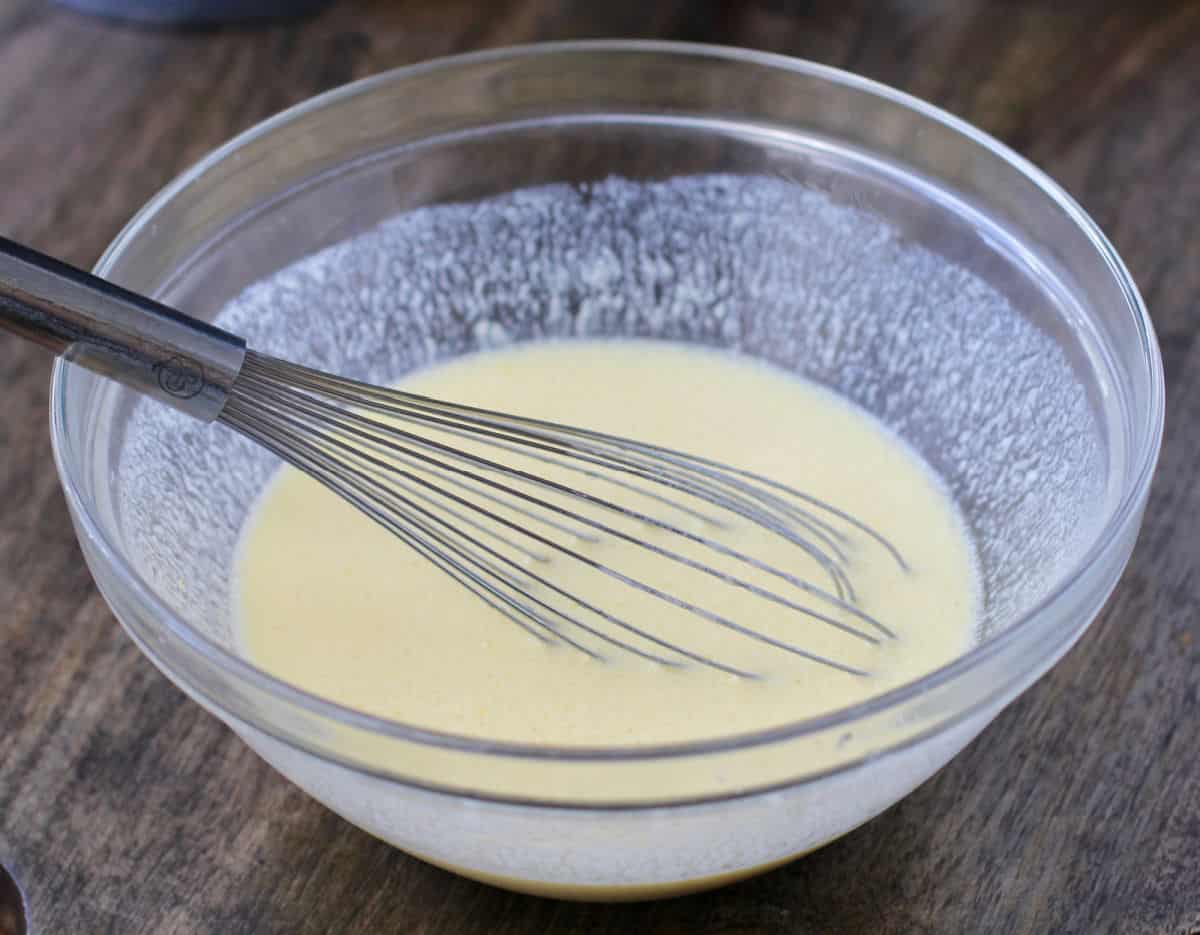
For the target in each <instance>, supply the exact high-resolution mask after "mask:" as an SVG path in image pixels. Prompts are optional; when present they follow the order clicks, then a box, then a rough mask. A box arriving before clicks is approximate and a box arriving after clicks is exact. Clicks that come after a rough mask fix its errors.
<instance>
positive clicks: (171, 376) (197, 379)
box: [154, 357, 204, 399]
mask: <svg viewBox="0 0 1200 935" xmlns="http://www.w3.org/2000/svg"><path fill="white" fill-rule="evenodd" d="M154 370H155V373H156V375H157V376H158V385H159V387H161V388H162V391H163V392H164V393H166V394H167V395H168V396H174V397H175V398H176V399H191V398H192V397H193V396H195V395H196V394H198V393H199V392H200V391H201V390H202V389H204V370H203V369H202V368H201V366H200V365H199V364H198V363H196V362H195V361H192V360H188V359H187V358H186V357H172V358H171V359H170V360H165V361H163V362H161V363H158V364H155V365H154Z"/></svg>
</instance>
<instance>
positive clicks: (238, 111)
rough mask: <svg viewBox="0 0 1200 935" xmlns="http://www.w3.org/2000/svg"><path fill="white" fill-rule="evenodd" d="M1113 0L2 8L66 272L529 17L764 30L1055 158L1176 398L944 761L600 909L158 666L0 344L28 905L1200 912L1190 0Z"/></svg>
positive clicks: (10, 155)
mask: <svg viewBox="0 0 1200 935" xmlns="http://www.w3.org/2000/svg"><path fill="white" fill-rule="evenodd" d="M1107 7H1111V9H1108V8H1107ZM1107 7H1106V6H1105V5H1102V4H1095V3H1086V2H1079V0H1057V2H1054V3H1049V2H1046V0H1027V2H1025V0H1009V2H1006V3H1003V4H1000V3H994V2H989V0H890V2H877V0H807V2H806V0H794V2H786V0H772V2H769V0H757V2H756V0H740V2H738V0H728V2H704V0H603V2H596V0H575V2H570V0H544V2H539V0H404V2H400V0H374V2H371V0H343V2H339V3H336V4H335V5H334V6H332V7H331V8H329V9H328V10H327V11H326V12H325V13H324V14H322V15H321V16H319V17H317V18H315V19H312V20H309V21H307V22H304V23H300V24H291V25H277V26H271V27H268V28H264V29H258V30H250V29H246V30H228V31H213V32H191V33H182V34H175V33H167V32H154V31H140V30H137V29H131V28H125V27H120V26H114V25H110V24H106V23H103V22H100V21H96V20H91V19H87V18H84V17H81V16H77V15H74V14H71V13H67V12H62V11H59V10H57V9H56V8H54V7H52V6H48V5H47V3H45V2H43V0H0V128H2V132H0V179H2V180H3V185H2V188H0V230H2V231H3V232H4V233H5V234H8V235H9V236H12V237H15V238H18V239H22V240H25V241H28V242H30V243H32V244H33V245H35V246H37V247H40V248H42V249H45V250H49V251H53V252H55V253H57V254H59V255H61V256H63V257H65V258H67V259H68V260H71V261H74V262H76V263H80V264H90V263H91V262H92V261H94V260H95V258H96V257H97V255H98V254H99V253H100V251H101V249H102V248H103V247H104V245H105V244H106V243H107V242H108V241H109V240H110V239H111V238H112V237H113V235H114V234H115V233H116V232H117V230H118V229H119V228H120V227H121V225H122V224H124V222H125V221H126V220H127V219H128V218H129V216H130V215H131V214H132V213H133V212H134V210H135V209H136V208H137V207H138V206H139V205H141V204H142V202H144V201H145V200H146V199H147V198H149V197H150V195H152V194H153V193H154V192H155V191H156V190H157V189H158V188H159V187H160V186H162V185H163V184H164V183H165V182H167V181H168V180H169V179H170V178H171V177H172V176H174V175H175V174H176V173H178V172H179V171H180V170H182V169H183V168H184V167H186V166H187V165H188V164H189V163H191V162H192V161H193V160H195V159H197V158H198V157H200V156H201V155H202V154H204V153H205V152H206V151H208V150H209V149H211V148H212V147H214V146H216V145H217V144H219V143H221V142H222V141H224V140H225V139H227V138H228V137H230V136H231V135H233V134H234V133H236V132H238V131H240V130H242V129H244V128H246V127H248V126H250V125H251V124H253V123H255V122H257V121H259V120H261V119H263V118H264V117H266V116H268V115H270V114H272V113H274V112H276V111H278V110H280V109H281V108H283V107H286V106H288V105H290V104H294V103H296V102H297V101H300V100H302V99H304V98H306V97H308V96H310V95H312V94H314V93H316V92H319V91H323V90H325V89H326V88H330V87H333V86H334V85H337V84H341V83H343V82H345V81H348V80H350V79H353V78H358V77H361V76H363V75H369V74H373V73H375V72H378V71H381V70H383V69H386V68H391V67H393V66H398V65H404V64H407V63H410V62H415V61H418V60H421V59H426V58H430V57H433V56H438V55H443V54H446V53H450V52H456V51H460V50H464V49H473V48H481V47H486V46H497V45H505V44H510V43H515V42H525V41H530V40H544V39H562V38H580V37H597V36H606V37H611V36H629V37H635V36H636V37H669V38H676V39H687V40H694V41H706V42H720V43H726V44H735V45H743V46H750V47H755V48H761V49H769V50H771V51H776V52H785V53H788V54H791V55H796V56H801V57H805V58H810V59H815V60H817V61H821V62H828V63H831V64H833V65H838V66H841V67H844V68H848V69H852V70H854V71H857V72H861V73H863V74H866V75H868V76H870V77H872V78H877V79H880V80H882V81H884V82H887V83H889V84H892V85H896V86H898V87H901V88H904V89H906V90H908V91H911V92H913V93H914V94H917V95H919V96H921V97H924V98H926V99H928V100H931V101H933V102H935V103H937V104H940V105H941V106H943V107H945V108H948V109H949V110H950V111H952V112H954V113H956V114H958V115H960V116H962V117H964V118H966V119H968V120H970V121H972V122H974V123H975V124H977V125H979V126H981V127H982V128H983V129H985V130H987V131H989V132H991V133H993V134H995V135H996V136H998V137H1000V138H1001V139H1002V140H1005V141H1006V142H1008V143H1010V144H1011V145H1013V146H1014V147H1015V148H1016V149H1018V150H1019V151H1021V152H1023V153H1025V154H1026V155H1028V156H1029V157H1031V158H1032V159H1033V160H1034V161H1036V162H1038V163H1039V164H1040V165H1042V166H1043V167H1044V168H1046V169H1047V170H1049V172H1050V173H1051V174H1052V175H1053V176H1055V177H1056V178H1057V179H1058V180H1059V181H1060V182H1062V183H1063V184H1064V185H1065V186H1066V188H1067V189H1068V190H1070V191H1071V192H1072V193H1073V194H1074V195H1075V196H1076V197H1077V198H1079V200H1080V201H1081V202H1082V203H1083V204H1084V206H1085V207H1086V208H1087V209H1088V210H1089V211H1090V212H1091V213H1092V215H1093V216H1094V217H1095V218H1096V219H1097V220H1098V222H1099V223H1100V225H1101V226H1102V227H1103V228H1104V229H1105V230H1106V231H1107V232H1108V234H1109V235H1110V236H1111V237H1112V239H1113V240H1114V241H1115V242H1116V245H1117V247H1118V249H1119V250H1120V251H1121V252H1122V254H1123V255H1124V256H1125V258H1126V260H1127V261H1128V263H1129V265H1130V267H1131V268H1132V270H1133V273H1134V276H1135V277H1136V279H1137V281H1138V282H1139V283H1140V285H1141V287H1142V289H1143V292H1144V294H1145V297H1146V300H1147V302H1148V304H1149V306H1150V309H1151V311H1152V312H1153V314H1154V320H1155V324H1156V325H1157V327H1158V333H1159V336H1160V338H1161V341H1162V348H1163V356H1164V358H1165V361H1166V375H1167V394H1168V409H1169V420H1168V425H1167V436H1166V446H1165V449H1164V451H1163V457H1162V460H1161V464H1160V468H1159V473H1158V479H1157V481H1156V483H1155V486H1154V491H1153V495H1152V497H1151V500H1150V505H1149V510H1148V513H1147V518H1146V525H1145V529H1144V531H1143V534H1142V538H1141V541H1140V544H1139V545H1138V548H1137V551H1136V552H1135V554H1134V558H1133V561H1132V564H1131V565H1130V567H1129V570H1128V572H1127V573H1126V576H1125V578H1124V580H1123V582H1122V584H1121V585H1120V587H1119V589H1118V590H1117V593H1116V594H1115V595H1114V597H1113V599H1112V600H1111V601H1110V603H1109V605H1108V607H1107V609H1106V610H1105V612H1104V613H1103V614H1102V616H1101V618H1100V619H1099V620H1098V621H1097V622H1096V624H1095V626H1094V627H1093V628H1092V629H1091V630H1090V631H1089V632H1088V634H1087V636H1086V637H1085V638H1084V639H1083V641H1082V642H1081V643H1080V644H1079V646H1078V647H1077V648H1076V649H1075V650H1074V651H1073V652H1072V653H1071V654H1070V655H1069V656H1068V657H1067V658H1066V659H1065V660H1064V661H1063V662H1062V663H1061V664H1060V665H1059V666H1058V667H1057V668H1056V669H1055V670H1054V671H1053V672H1052V673H1051V674H1050V675H1049V676H1047V677H1046V678H1045V679H1043V680H1042V682H1041V683H1040V684H1038V685H1037V686H1036V687H1035V688H1034V689H1033V690H1031V691H1030V692H1029V693H1028V694H1026V695H1025V696H1024V697H1023V698H1022V699H1021V700H1020V701H1018V702H1017V703H1016V704H1014V705H1013V706H1012V707H1011V708H1010V709H1009V710H1008V711H1007V712H1006V713H1005V714H1004V715H1003V716H1002V717H1001V718H1000V719H999V720H998V721H997V722H996V723H995V724H994V725H993V726H992V727H990V728H989V729H988V730H987V731H985V733H984V734H983V736H982V737H980V739H979V740H978V741H976V742H975V743H974V744H973V745H972V746H971V747H970V748H969V749H968V750H967V751H966V752H965V753H964V754H963V755H962V756H960V757H959V758H958V759H956V760H955V761H954V762H953V763H952V764H951V765H950V766H948V767H947V768H946V769H945V770H943V771H942V773H940V774H939V775H938V776H937V777H936V778H935V779H934V780H932V781H931V782H929V783H928V784H927V785H925V786H924V787H923V788H921V789H920V790H918V791H917V792H916V793H915V794H914V795H912V796H911V797H910V798H908V799H906V800H905V801H904V802H902V803H900V804H899V805H897V806H896V807H895V808H893V809H891V810H890V811H889V812H887V813H886V814H885V815H883V816H882V817H880V818H878V819H876V820H875V821H873V822H871V823H870V824H869V825H867V826H866V827H864V828H862V829H861V830H859V831H857V832H855V833H854V834H851V835H849V836H848V837H846V838H844V839H843V840H841V841H839V842H838V843H836V844H834V845H832V846H830V847H828V848H826V849H824V850H823V851H820V852H819V853H817V854H815V855H813V856H811V857H809V858H807V859H805V860H802V861H799V862H797V863H794V864H792V865H790V866H787V867H785V868H783V869H780V870H777V871H775V872H774V873H771V874H768V875H767V876H765V877H762V878H759V879H756V880H752V881H749V882H746V883H743V884H740V885H738V886H734V887H732V888H729V889H725V890H720V891H717V892H714V893H710V894H705V895H701V896H695V897H689V898H684V899H679V900H675V901H670V902H663V903H652V904H645V905H634V906H623V907H606V906H588V905H574V904H569V903H557V902H552V901H547V900H538V899H533V898H528V897H521V896H515V895H510V894H507V893H504V892H501V891H499V890H494V889H490V888H488V887H484V886H481V885H477V884H475V883H471V882H468V881H465V880H461V879H458V878H456V877H454V876H451V875H450V874H447V873H443V872H441V871H439V870H435V869H433V868H431V867H428V866H425V865H424V864H421V863H419V862H417V861H416V860H413V859H410V858H408V857H406V856H404V855H402V854H400V853H399V852H397V851H394V850H392V849H390V848H389V847H387V846H386V845H384V844H381V843H379V842H378V841H375V840H373V839H372V838H370V837H368V836H367V835H366V834H364V833H362V832H360V831H358V830H356V829H355V828H353V827H351V826H350V825H348V824H346V823H345V822H343V821H341V820H340V819H338V818H336V817H335V816H333V815H332V814H330V813H329V812H327V811H325V810H324V809H323V808H322V807H321V806H319V805H317V804H315V803H314V802H312V801H310V800H309V799H307V798H306V797H305V796H304V795H303V794H301V793H300V792H299V791H298V790H297V789H295V788H293V787H291V786H290V785H288V784H287V783H286V782H285V781H284V780H283V779H282V778H280V777H279V776H278V775H276V774H275V773H274V772H272V771H271V770H270V769H269V768H268V767H267V766H266V765H265V764H263V763H262V762H260V761H259V760H258V759H257V758H256V757H255V756H254V755H253V754H252V753H251V752H250V751H249V750H248V749H247V748H246V747H244V746H243V745H242V744H241V742H239V741H238V740H237V739H236V738H235V737H234V736H233V734H231V733H230V732H229V731H228V730H226V729H225V728H224V727H222V726H221V725H220V724H219V723H218V722H217V721H216V720H214V719H213V718H211V717H209V716H208V715H207V714H205V713H204V712H203V711H201V709H200V708H199V707H197V706H196V705H194V704H192V703H191V702H189V701H187V700H186V699H185V698H184V697H183V696H182V695H181V694H180V693H179V692H178V691H177V690H176V689H175V688H173V687H172V686H171V685H170V684H169V683H168V682H167V681H166V680H165V679H164V678H163V677H162V676H160V675H159V674H158V673H157V672H156V671H155V670H154V669H153V668H152V667H151V665H150V664H149V663H148V662H146V661H145V660H144V659H143V658H142V657H141V656H140V655H139V654H138V652H137V650H136V649H135V648H134V646H133V645H132V643H131V642H130V641H129V640H128V639H127V638H126V637H125V636H124V634H122V632H121V631H120V629H119V627H118V626H117V624H116V623H115V621H114V620H113V618H112V615H111V614H110V613H109V612H108V609H107V608H106V607H105V605H104V603H103V602H102V601H101V599H100V598H99V596H98V595H97V593H96V590H95V588H94V587H93V585H92V582H91V579H90V578H89V576H88V573H87V571H86V569H85V568H84V565H83V562H82V559H81V558H80V554H79V551H78V549H77V547H76V544H75V541H74V538H73V535H72V532H71V527H70V524H69V522H68V519H67V514H66V511H65V508H64V505H63V500H62V497H61V495H60V493H59V488H58V483H57V480H56V477H55V474H54V469H53V466H52V464H51V458H50V445H49V439H48V434H47V428H46V421H47V417H46V412H47V398H46V397H47V386H48V377H49V361H48V360H47V359H46V358H45V357H44V356H42V355H41V354H40V353H39V352H37V351H36V350H34V349H32V348H30V347H26V346H23V345H21V344H19V343H17V342H16V341H13V340H0V393H2V396H0V400H2V404H0V861H3V862H5V863H7V864H8V865H9V866H10V867H12V869H13V870H14V872H15V873H16V874H17V876H18V877H19V878H20V879H21V881H22V882H23V884H24V886H25V887H26V890H27V893H28V897H29V901H30V905H31V909H32V915H33V923H34V930H35V931H36V932H37V933H66V935H72V933H84V935H96V933H105V932H112V933H121V935H134V933H154V935H169V933H182V932H214V933H223V935H232V933H251V932H253V933H261V932H279V933H324V932H333V933H346V935H351V933H359V932H362V933H366V932H414V933H417V932H419V933H429V935H433V933H453V935H468V933H523V932H535V933H542V932H567V933H574V932H579V933H583V932H613V933H616V932H622V933H624V932H639V933H641V932H646V933H664V935H665V933H718V932H719V933H728V935H733V933H739V935H749V933H784V932H786V933H818V932H820V933H852V932H867V931H870V932H896V933H909V932H955V933H957V932H1038V933H1040V932H1081V933H1096V932H1122V933H1141V932H1154V933H1170V935H1185V933H1196V932H1200V638H1197V636H1198V634H1200V620H1198V618H1200V574H1198V573H1197V558H1198V556H1200V532H1197V525H1196V517H1197V516H1198V515H1200V485H1198V484H1197V483H1196V479H1197V476H1198V474H1197V472H1198V465H1200V343H1198V342H1197V340H1196V338H1197V334H1198V332H1200V307H1198V306H1197V301H1198V299H1200V3H1195V2H1181V3H1168V2H1160V3H1155V2H1149V3H1132V2H1131V3H1122V4H1109V5H1107Z"/></svg>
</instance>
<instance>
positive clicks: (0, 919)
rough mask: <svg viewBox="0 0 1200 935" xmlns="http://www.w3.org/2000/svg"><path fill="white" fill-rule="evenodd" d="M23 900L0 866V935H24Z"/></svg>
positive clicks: (25, 929)
mask: <svg viewBox="0 0 1200 935" xmlns="http://www.w3.org/2000/svg"><path fill="white" fill-rule="evenodd" d="M26 931H27V928H26V919H25V899H24V898H23V897H22V896H21V890H20V889H19V888H18V887H17V881H16V880H14V879H13V878H12V876H11V875H10V874H9V872H8V871H7V870H5V869H4V865H3V864H0V935H25V933H26Z"/></svg>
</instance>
